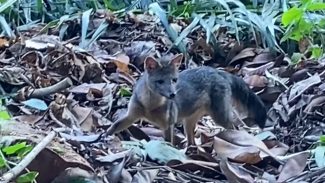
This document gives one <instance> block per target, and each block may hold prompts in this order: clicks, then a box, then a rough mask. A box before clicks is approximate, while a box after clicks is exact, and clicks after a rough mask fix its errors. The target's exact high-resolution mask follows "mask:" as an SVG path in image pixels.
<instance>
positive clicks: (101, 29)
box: [86, 20, 108, 47]
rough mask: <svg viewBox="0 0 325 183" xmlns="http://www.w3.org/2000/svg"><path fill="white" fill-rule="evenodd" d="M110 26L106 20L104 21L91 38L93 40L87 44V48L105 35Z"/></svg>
mask: <svg viewBox="0 0 325 183" xmlns="http://www.w3.org/2000/svg"><path fill="white" fill-rule="evenodd" d="M107 27H108V24H107V22H106V20H103V21H102V23H101V24H100V25H99V27H98V28H97V29H96V31H95V33H94V34H93V36H92V37H91V39H90V40H89V41H88V42H87V45H86V47H89V46H91V45H92V44H93V43H94V42H95V41H96V40H97V39H98V38H99V37H100V36H101V35H102V34H103V33H105V31H106V29H107Z"/></svg>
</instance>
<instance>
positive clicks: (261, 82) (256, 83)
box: [243, 75, 268, 88]
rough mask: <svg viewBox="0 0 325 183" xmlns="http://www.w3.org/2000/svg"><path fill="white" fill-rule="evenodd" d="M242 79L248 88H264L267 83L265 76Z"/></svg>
mask: <svg viewBox="0 0 325 183" xmlns="http://www.w3.org/2000/svg"><path fill="white" fill-rule="evenodd" d="M243 79H244V81H245V82H246V83H247V84H248V85H249V86H251V87H253V88H264V87H266V85H267V83H268V81H267V78H266V77H265V76H259V75H252V76H245V77H244V78H243Z"/></svg>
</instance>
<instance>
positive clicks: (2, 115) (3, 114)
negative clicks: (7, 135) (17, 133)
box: [0, 109, 11, 120]
mask: <svg viewBox="0 0 325 183" xmlns="http://www.w3.org/2000/svg"><path fill="white" fill-rule="evenodd" d="M9 119H11V116H10V114H9V113H8V112H7V111H6V110H1V109H0V120H9Z"/></svg>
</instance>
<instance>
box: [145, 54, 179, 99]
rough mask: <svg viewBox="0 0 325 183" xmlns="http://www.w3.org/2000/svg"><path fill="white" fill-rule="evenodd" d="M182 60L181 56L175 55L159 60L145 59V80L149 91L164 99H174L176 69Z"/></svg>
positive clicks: (176, 77)
mask: <svg viewBox="0 0 325 183" xmlns="http://www.w3.org/2000/svg"><path fill="white" fill-rule="evenodd" d="M182 59H183V54H177V55H175V56H173V57H168V56H164V57H162V58H160V59H155V58H153V57H151V56H149V57H147V58H146V59H145V61H144V68H145V71H146V73H147V76H146V79H147V84H148V87H149V89H150V90H151V91H152V92H154V93H159V94H160V95H162V96H164V97H166V98H169V99H172V98H174V97H175V96H176V83H177V79H178V68H179V66H180V65H181V62H182Z"/></svg>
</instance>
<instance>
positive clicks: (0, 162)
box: [0, 156, 6, 168]
mask: <svg viewBox="0 0 325 183" xmlns="http://www.w3.org/2000/svg"><path fill="white" fill-rule="evenodd" d="M5 166H6V163H5V160H4V159H3V158H2V157H1V156H0V168H3V167H5Z"/></svg>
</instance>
